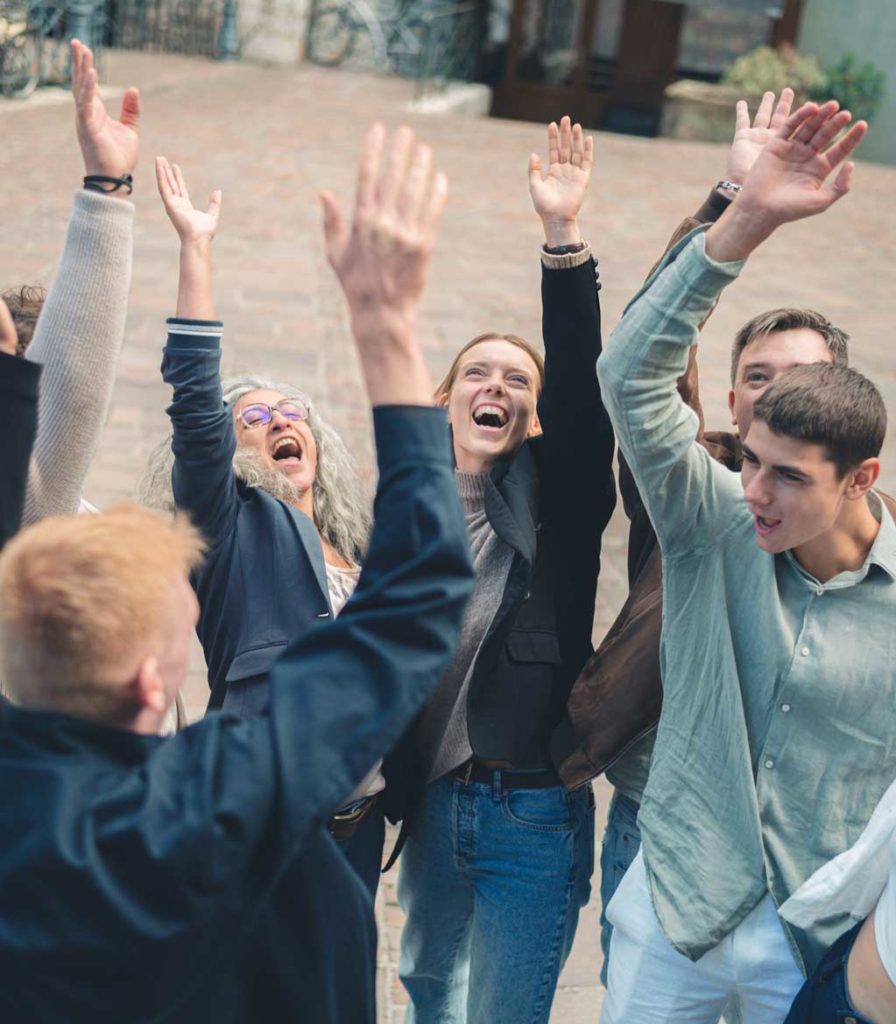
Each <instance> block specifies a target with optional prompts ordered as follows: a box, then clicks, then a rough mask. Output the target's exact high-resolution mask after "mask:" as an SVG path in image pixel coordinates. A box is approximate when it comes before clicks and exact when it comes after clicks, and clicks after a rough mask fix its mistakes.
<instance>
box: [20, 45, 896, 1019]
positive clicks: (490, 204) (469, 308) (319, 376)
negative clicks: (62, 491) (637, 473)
mask: <svg viewBox="0 0 896 1024" xmlns="http://www.w3.org/2000/svg"><path fill="white" fill-rule="evenodd" d="M107 78H108V81H109V83H110V86H111V88H112V89H113V90H114V89H115V88H116V87H118V88H120V87H121V86H124V85H127V84H136V85H138V86H140V88H141V90H142V92H143V101H144V121H143V129H142V138H143V146H142V153H143V156H142V160H141V164H140V167H139V169H138V174H137V191H136V194H135V199H136V200H137V202H138V206H139V213H138V220H137V231H136V246H135V268H134V283H133V289H132V296H131V306H130V313H129V317H128V328H127V340H126V343H125V347H124V352H123V355H122V360H121V365H120V368H119V374H118V379H117V384H116V389H115V396H114V404H113V408H112V412H111V414H110V419H109V424H108V428H107V431H106V434H105V437H104V440H103V444H102V447H101V450H100V452H99V455H98V457H97V459H96V462H95V464H94V466H93V468H92V470H91V473H90V476H89V479H88V483H87V489H86V494H87V495H88V496H89V497H90V498H91V499H92V500H93V501H94V502H96V503H97V504H99V505H101V506H103V505H107V504H109V503H110V502H112V501H115V500H118V499H121V498H124V497H128V496H129V495H131V494H132V493H133V489H134V487H135V485H136V482H137V480H138V478H139V475H140V472H141V468H142V466H143V464H144V460H145V457H146V454H147V452H148V451H149V449H150V448H151V447H152V445H153V444H154V443H155V442H156V441H157V440H158V439H160V438H161V437H162V436H163V434H164V431H165V416H164V412H163V410H164V406H165V403H166V389H165V388H164V387H163V385H162V384H161V381H160V379H159V373H158V364H159V360H160V352H161V346H162V343H163V340H164V333H163V332H164V323H163V320H164V317H165V316H166V315H169V314H170V313H171V312H172V311H173V303H174V296H175V287H176V285H175V274H176V270H177V247H176V239H175V236H174V232H173V231H172V230H171V228H170V227H169V225H168V224H167V221H166V220H165V217H164V213H163V211H162V209H161V206H160V204H159V202H158V200H157V198H156V196H155V194H154V193H155V188H154V184H153V179H152V158H153V156H154V155H155V154H156V153H164V154H165V155H167V156H169V157H170V158H171V159H174V160H177V161H178V162H179V163H181V164H182V165H183V167H184V170H185V173H186V176H187V179H188V182H189V183H190V186H191V188H192V190H193V194H194V196H201V195H206V194H208V192H209V191H211V189H212V188H215V187H221V188H223V190H224V218H223V223H222V227H221V230H220V234H219V239H218V241H217V242H216V263H217V280H216V291H217V296H218V304H219V312H220V315H221V316H222V318H223V319H224V321H225V323H226V327H227V334H226V338H225V368H226V369H237V368H243V369H250V368H254V369H259V370H262V371H264V372H265V373H267V374H269V375H271V376H274V377H281V378H284V379H287V380H291V381H295V382H296V383H298V384H300V385H301V386H302V387H303V388H304V389H306V390H307V391H308V392H309V393H310V394H311V395H313V396H314V398H315V400H316V401H317V402H318V404H319V405H321V406H322V407H324V408H325V410H326V411H327V412H328V414H329V416H330V418H331V419H332V420H333V421H334V422H335V423H336V424H337V425H338V426H339V428H340V429H341V430H342V431H343V432H344V433H345V435H346V436H347V437H348V438H349V440H350V442H351V444H352V446H353V448H354V449H355V451H357V452H358V453H359V457H360V459H361V461H362V462H366V463H367V464H369V456H370V438H369V430H368V416H367V412H366V410H365V407H364V403H363V400H362V394H361V390H360V384H359V377H358V373H357V369H356V366H355V362H354V357H353V354H352V350H351V343H350V339H349V336H348V333H347V330H346V323H345V317H344V314H343V310H342V303H341V299H340V296H339V293H338V291H337V287H336V284H335V281H334V279H333V277H332V275H331V273H330V271H329V268H328V267H327V266H326V263H325V260H324V257H323V253H322V246H321V242H320V227H319V217H318V211H317V207H316V203H315V198H314V197H315V191H316V190H317V189H320V188H323V187H329V188H333V189H335V191H336V192H337V193H338V194H340V195H342V196H344V197H346V196H348V194H349V192H350V189H351V182H352V179H353V175H354V159H355V155H356V153H357V146H358V139H359V136H360V134H361V132H362V131H363V129H364V128H365V127H366V125H367V124H368V123H369V122H370V120H371V119H373V118H374V117H380V118H383V119H384V120H385V121H386V122H387V123H388V124H390V125H394V124H397V123H398V122H399V121H401V120H405V121H408V122H409V123H411V124H412V125H413V126H414V127H415V128H416V129H418V131H419V132H420V134H421V135H423V136H424V137H425V138H427V139H428V140H429V141H431V142H432V143H433V144H434V145H435V147H436V150H437V154H438V159H439V161H440V162H441V164H442V166H444V168H445V169H446V170H447V171H448V173H449V175H450V177H451V197H450V203H449V209H448V211H447V214H446V218H445V224H444V228H443V231H442V236H441V238H440V241H439V247H438V251H437V253H436V256H435V259H434V264H433V272H432V277H431V282H430V286H429V288H428V291H427V296H426V300H425V304H424V308H423V313H422V318H421V326H422V332H423V340H424V344H425V347H426V352H427V356H428V358H429V360H430V363H431V365H432V368H433V372H434V374H440V373H441V372H442V371H443V370H444V369H445V367H446V366H447V364H448V362H449V361H450V358H451V355H452V354H453V352H454V351H455V350H456V349H457V347H458V346H459V345H460V344H461V343H462V342H463V341H464V340H466V339H467V338H468V337H471V336H472V335H474V334H477V333H480V332H482V331H483V330H486V329H489V328H492V327H494V328H496V329H499V330H503V331H513V332H516V333H519V334H522V335H523V336H528V337H530V338H537V336H538V332H539V292H538V278H539V267H538V258H537V247H538V245H539V241H540V239H539V229H538V223H537V221H536V219H535V217H534V215H533V214H532V212H531V208H530V206H529V199H528V196H527V193H526V173H525V171H526V159H527V156H528V153H529V152H530V150H532V149H537V148H539V147H541V146H542V145H543V129H542V127H541V126H538V125H533V124H527V123H520V122H502V121H495V120H468V119H464V118H459V117H453V116H440V117H426V116H424V115H420V114H415V113H413V112H408V111H407V110H406V104H407V102H408V101H409V100H410V98H411V94H412V89H411V86H410V85H409V84H408V83H404V82H401V81H397V80H389V79H374V78H367V77H361V76H355V75H350V74H346V73H343V72H339V71H327V70H324V69H319V68H313V67H300V68H297V69H276V70H274V69H265V68H262V67H256V66H250V65H243V64H232V65H220V64H214V63H210V62H206V61H202V60H192V59H185V58H176V57H168V56H160V55H145V54H109V56H108V60H107ZM557 113H558V115H559V114H560V113H562V111H558V112H557ZM0 132H2V139H3V142H2V161H3V164H2V166H3V176H2V180H3V190H2V193H0V217H2V221H0V222H2V223H3V225H4V237H5V239H6V241H7V244H6V245H5V246H4V247H3V249H2V251H0V286H2V287H6V286H9V285H12V284H15V283H20V282H23V281H45V282H46V281H48V280H49V279H50V277H51V275H52V270H53V266H54V262H55V259H56V256H57V254H58V250H59V245H60V242H61V239H62V234H63V229H64V224H65V219H66V216H67V212H68V206H69V201H70V190H71V188H72V187H74V186H75V185H76V184H77V182H78V178H79V174H80V169H79V161H78V154H77V148H76V144H75V141H74V136H73V132H72V130H71V111H70V109H69V106H68V102H67V100H66V99H65V97H61V96H54V95H52V94H44V95H43V96H42V97H41V99H40V101H39V102H29V103H26V104H17V103H13V102H11V101H3V100H0ZM596 151H597V165H596V170H595V175H594V181H593V184H592V193H591V195H590V196H589V198H588V201H587V203H586V207H585V209H584V211H583V213H582V218H581V220H582V225H583V228H584V230H585V231H586V233H587V235H588V237H590V238H591V240H592V242H593V243H594V245H595V248H596V250H597V253H598V255H599V256H600V259H601V276H602V280H603V282H604V289H603V292H602V304H603V311H604V322H605V325H606V326H607V328H609V327H611V326H612V324H613V323H614V322H615V320H616V319H617V318H618V316H619V314H620V312H621V310H622V308H623V306H624V304H625V302H626V300H627V299H628V297H629V296H630V295H631V294H632V293H633V292H634V291H635V289H636V288H637V286H638V284H639V283H640V281H641V279H642V277H643V275H644V274H645V273H646V271H647V270H648V269H649V267H650V266H651V264H652V262H653V261H654V259H655V258H656V256H657V255H658V253H659V252H660V251H661V249H662V247H663V245H664V244H665V240H666V238H667V236H668V235H669V233H670V232H671V231H672V229H673V228H674V227H675V225H676V223H677V222H678V220H679V219H680V218H681V217H682V216H683V215H684V214H686V213H689V212H691V211H692V210H693V209H695V208H696V207H697V205H699V203H700V202H701V201H702V199H703V196H704V194H705V192H706V191H707V189H708V187H709V185H711V184H712V182H714V181H715V180H717V179H718V178H719V177H720V176H721V174H722V172H723V171H724V155H725V149H724V147H723V146H717V145H711V144H700V143H680V142H674V141H670V140H644V139H635V138H628V137H625V136H617V135H610V134H606V133H599V134H598V136H597V146H596ZM894 191H896V169H893V168H888V167H883V166H877V165H871V164H860V166H859V168H858V173H857V174H856V179H855V191H854V194H853V195H852V196H850V197H848V198H847V199H846V200H845V201H843V202H842V203H841V204H840V205H839V206H838V207H836V208H835V209H834V210H833V211H831V213H829V214H828V215H826V216H825V217H823V218H820V219H818V220H815V221H811V222H807V223H804V224H800V225H795V226H793V227H791V228H790V229H789V230H788V231H786V232H783V233H782V234H781V236H780V237H778V238H775V239H773V240H772V242H771V243H769V244H768V245H767V246H766V247H765V248H764V249H763V250H762V252H760V253H759V254H758V255H757V256H756V257H755V258H754V260H753V261H752V264H751V266H750V268H749V269H748V271H747V272H746V274H745V276H744V278H743V280H742V281H741V282H739V283H738V284H737V285H736V286H735V287H734V288H733V289H731V290H730V291H729V293H728V294H727V295H726V296H725V298H724V300H723V302H722V303H721V305H720V308H719V309H718V311H717V312H716V314H715V316H714V317H713V321H712V323H711V325H710V327H709V329H708V330H707V332H706V344H705V346H704V351H703V357H702V363H701V365H702V369H703V387H702V394H703V398H704V402H705V405H706V410H707V421H708V424H709V425H710V426H715V425H721V424H723V423H724V422H725V408H724V394H725V389H726V387H727V381H726V375H727V346H728V341H729V339H730V338H731V336H732V334H733V332H734V330H735V329H736V327H737V326H739V324H741V323H742V322H743V321H744V320H745V319H747V318H748V317H749V316H751V315H753V314H755V313H756V312H758V311H760V310H762V309H767V308H771V307H772V306H776V305H784V304H797V305H804V306H811V307H815V308H818V309H820V310H822V311H824V312H826V313H827V314H828V315H829V316H831V317H832V318H833V319H834V320H835V321H837V322H838V323H839V324H841V325H842V326H843V327H844V328H845V329H846V330H848V331H849V332H850V333H851V334H852V336H853V339H854V341H853V357H854V362H855V363H856V364H857V365H858V367H859V368H860V369H863V370H866V371H867V372H869V373H870V374H871V375H872V376H873V377H874V378H875V379H876V380H877V381H878V383H879V384H880V385H881V387H882V390H883V392H884V396H885V398H886V399H887V401H888V403H889V405H890V406H891V407H893V405H894V402H896V346H894V345H893V340H892V339H893V329H892V325H891V323H892V315H891V312H890V303H891V301H892V286H893V285H892V282H893V274H892V267H893V266H894V263H896V230H894V228H896V213H894V206H893V203H892V199H891V197H892V195H893V193H894ZM884 454H885V465H887V464H888V466H889V468H887V469H885V472H884V485H885V486H887V487H889V488H890V489H892V488H893V487H894V486H896V443H894V441H893V439H892V436H891V439H890V440H889V441H888V442H887V446H886V449H885V453H884ZM604 549H605V558H604V568H603V574H602V577H601V585H600V592H599V601H598V614H597V618H596V622H595V637H596V638H598V637H600V636H601V635H602V634H603V632H604V631H605V630H606V628H607V626H608V625H609V623H610V622H611V621H612V618H613V616H614V614H615V612H616V610H617V609H618V607H619V606H620V604H621V603H622V600H623V598H624V593H625V583H624V571H625V559H624V552H625V541H624V528H623V524H622V522H621V517H620V515H619V514H618V513H617V516H616V517H614V520H613V523H612V524H611V526H610V528H609V530H608V533H607V535H606V538H605V545H604ZM205 692H206V690H205V684H204V682H203V679H202V673H201V659H200V658H198V657H197V659H196V663H195V666H194V671H193V673H192V675H191V678H190V681H189V684H188V688H187V700H188V705H189V708H190V710H191V712H192V713H193V714H198V713H200V712H201V709H202V707H203V705H204V700H205ZM598 802H599V807H600V814H601V817H602V816H603V814H604V813H605V811H606V804H607V793H606V787H605V785H604V784H601V785H600V786H599V788H598ZM595 881H596V879H595ZM383 894H384V899H383V900H382V901H381V902H382V906H381V908H380V910H381V913H380V920H381V925H382V927H383V936H384V957H383V960H384V963H383V971H382V972H381V973H382V979H381V980H382V988H383V991H384V999H383V1005H384V1007H391V1006H393V1004H394V1012H390V1015H389V1017H388V1018H387V1017H386V1016H385V1015H384V1020H388V1024H396V1022H397V1021H399V1020H401V1018H402V1011H401V1006H400V1002H401V992H400V987H399V986H398V985H397V984H389V977H390V972H392V975H393V976H394V970H395V950H396V948H397V947H396V940H397V934H398V928H399V924H400V912H399V911H398V908H397V907H396V906H395V904H394V877H393V878H392V879H387V881H386V883H385V885H384V893H383ZM386 953H388V956H386V955H385V954H386ZM598 962H599V955H598V945H597V908H596V906H595V905H594V903H593V902H592V905H591V906H589V908H588V909H587V910H586V911H585V913H584V914H583V918H582V923H581V926H580V929H579V935H578V938H577V941H576V947H575V949H574V951H573V955H572V957H571V958H570V962H569V964H568V965H567V969H566V972H565V973H564V976H563V979H562V982H561V990H560V993H559V995H558V999H557V1002H556V1006H555V1013H554V1017H555V1019H556V1020H561V1019H562V1020H563V1021H564V1022H565V1024H576V1022H578V1021H586V1020H588V1021H593V1020H595V1019H596V1016H597V1014H596V1007H597V1004H598V1002H599V997H600V996H599V993H600V988H599V985H598V983H597V971H598Z"/></svg>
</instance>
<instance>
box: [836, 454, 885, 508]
mask: <svg viewBox="0 0 896 1024" xmlns="http://www.w3.org/2000/svg"><path fill="white" fill-rule="evenodd" d="M879 476H880V459H865V461H864V462H862V463H860V464H859V465H858V466H857V467H856V468H855V469H854V470H852V471H851V472H850V473H849V474H848V475H847V483H846V490H845V491H844V492H843V496H844V497H845V498H846V500H847V501H858V500H859V499H860V498H864V497H865V495H866V494H867V493H868V492H869V491H870V490H871V488H872V487H873V486H874V484H875V482H876V481H877V478H878V477H879Z"/></svg>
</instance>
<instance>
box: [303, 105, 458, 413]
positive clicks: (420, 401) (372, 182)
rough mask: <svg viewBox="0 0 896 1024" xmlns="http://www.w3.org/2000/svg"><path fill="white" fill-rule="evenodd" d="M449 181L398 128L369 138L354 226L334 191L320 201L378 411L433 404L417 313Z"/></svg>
mask: <svg viewBox="0 0 896 1024" xmlns="http://www.w3.org/2000/svg"><path fill="white" fill-rule="evenodd" d="M447 191H448V181H447V179H446V177H445V175H444V174H442V173H441V172H436V173H433V168H432V150H431V149H430V148H429V146H427V145H424V144H423V143H418V142H416V141H415V139H414V134H413V132H412V131H411V130H410V129H409V128H404V127H403V128H399V129H398V130H397V131H396V132H395V133H394V134H393V135H392V138H391V139H390V140H389V141H388V143H387V140H386V132H385V129H384V128H383V126H382V125H380V124H375V125H374V126H373V127H372V128H371V129H370V130H369V131H368V132H367V135H366V136H365V139H364V148H363V151H362V154H361V160H360V162H359V165H358V183H357V193H356V196H355V210H354V218H353V222H352V224H351V227H349V226H348V225H347V224H346V223H345V220H344V218H343V215H342V212H341V210H340V207H339V204H338V203H337V201H336V199H335V197H334V196H333V195H332V194H331V193H329V192H322V193H321V196H320V200H321V205H322V207H323V217H324V239H325V243H326V249H327V257H328V259H329V261H330V265H331V266H332V267H333V269H334V270H335V272H336V276H337V277H338V278H339V283H340V284H341V285H342V290H343V292H344V293H345V297H346V300H347V302H348V307H349V314H350V316H351V324H352V333H353V334H354V337H355V342H356V344H357V347H358V353H359V356H360V358H361V365H362V369H363V371H364V375H365V379H366V382H367V389H368V393H369V395H370V397H371V400H372V402H373V404H375V405H378V404H414V405H428V404H431V398H432V386H431V383H430V381H429V375H428V372H427V370H426V366H425V363H424V361H423V357H422V354H421V352H420V349H419V346H418V344H417V337H416V334H417V328H416V320H417V306H418V303H419V301H420V296H421V294H422V292H423V286H424V284H425V281H426V273H427V270H428V268H429V260H430V255H431V253H432V249H433V245H434V243H435V239H436V232H437V230H438V225H439V221H440V220H441V216H442V211H443V209H444V206H445V199H446V196H447Z"/></svg>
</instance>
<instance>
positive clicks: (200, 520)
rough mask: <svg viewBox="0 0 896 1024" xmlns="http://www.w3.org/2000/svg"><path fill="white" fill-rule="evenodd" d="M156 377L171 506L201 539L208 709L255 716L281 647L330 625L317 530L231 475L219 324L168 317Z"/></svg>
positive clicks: (231, 435)
mask: <svg viewBox="0 0 896 1024" xmlns="http://www.w3.org/2000/svg"><path fill="white" fill-rule="evenodd" d="M168 326H169V334H168V343H167V345H166V346H165V352H164V357H163V360H162V375H163V377H164V378H165V381H166V382H167V383H169V384H171V385H172V387H173V388H174V396H173V399H172V402H171V405H170V406H169V407H168V415H169V416H170V417H171V426H172V429H173V432H174V436H173V441H172V448H173V451H174V471H173V477H172V483H173V487H174V500H175V504H176V505H177V507H178V508H179V509H183V510H184V511H185V512H187V513H188V514H189V516H190V518H191V519H192V521H193V523H194V524H195V525H196V526H197V527H198V528H199V529H200V530H201V531H202V534H203V536H204V537H205V539H206V540H207V541H208V544H209V553H208V557H207V559H206V561H205V564H204V565H203V566H202V568H201V569H200V570H199V571H198V572H197V573H195V575H194V578H193V581H192V582H193V586H194V588H195V590H196V596H197V598H198V599H199V606H200V609H201V611H200V617H199V623H198V625H197V627H196V629H197V633H198V634H199V640H200V642H201V643H202V649H203V651H204V653H205V660H206V664H207V666H208V680H209V686H210V687H211V698H210V701H209V707H211V708H220V707H223V708H225V710H227V711H232V712H234V713H235V714H242V715H245V714H254V713H255V712H256V711H258V710H260V708H261V707H262V706H263V705H264V703H265V702H266V700H267V691H266V688H265V685H264V683H265V677H266V675H267V673H268V671H269V670H270V668H271V665H273V663H274V661H275V660H276V659H277V657H278V656H279V655H280V654H282V653H283V650H284V649H285V647H286V645H287V644H288V643H290V642H291V641H293V640H295V639H297V638H298V637H301V636H304V635H305V633H307V632H308V630H309V629H311V628H313V627H314V626H316V625H320V623H321V622H326V621H327V620H328V619H331V618H332V608H331V606H330V598H329V592H328V590H327V571H326V566H325V564H324V555H323V549H322V547H321V543H320V538H319V537H318V534H317V530H316V528H315V526H314V524H313V523H312V522H311V520H310V519H309V518H308V516H306V515H305V513H304V512H300V511H299V510H298V509H295V508H293V507H291V506H290V505H287V504H286V503H285V502H282V501H278V500H277V499H276V498H272V497H271V496H270V495H269V494H266V493H265V492H264V491H262V490H259V489H258V488H254V487H247V486H246V485H245V484H243V483H242V482H241V481H240V480H238V479H237V477H236V475H235V474H234V472H233V454H234V452H235V451H236V435H235V432H234V425H233V413H232V411H231V409H230V408H229V406H227V405H225V404H224V402H223V400H222V398H221V380H220V363H221V324H220V322H219V321H215V322H210V321H191V320H177V319H170V320H169V321H168Z"/></svg>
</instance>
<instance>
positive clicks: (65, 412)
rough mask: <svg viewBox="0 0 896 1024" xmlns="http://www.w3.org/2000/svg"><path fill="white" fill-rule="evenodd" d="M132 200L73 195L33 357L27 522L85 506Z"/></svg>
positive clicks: (117, 343)
mask: <svg viewBox="0 0 896 1024" xmlns="http://www.w3.org/2000/svg"><path fill="white" fill-rule="evenodd" d="M133 223H134V205H133V203H130V202H127V201H126V200H122V199H114V198H110V197H108V196H101V195H98V194H96V193H92V192H87V191H78V192H76V193H75V200H74V205H73V208H72V215H71V219H70V220H69V223H68V229H67V231H66V236H65V246H64V248H63V250H62V257H61V259H60V261H59V268H58V270H57V272H56V277H55V278H54V280H53V283H52V285H51V286H50V290H49V292H48V293H47V298H46V302H45V303H44V308H43V310H42V311H41V315H40V319H39V320H38V323H37V328H36V329H35V332H34V339H33V340H32V342H31V344H30V346H29V347H28V352H27V358H28V359H30V360H32V361H34V362H37V363H42V364H43V367H44V370H43V374H42V376H41V388H40V399H39V406H38V428H37V438H36V440H35V443H34V451H33V454H32V457H31V464H30V467H29V473H28V487H27V491H26V496H25V511H24V516H23V522H24V523H26V524H27V523H34V522H37V521H38V520H39V519H43V518H44V517H45V516H50V515H60V514H66V513H73V512H77V511H78V506H79V501H80V497H81V488H82V486H83V484H84V479H85V477H86V476H87V471H88V469H89V468H90V463H91V461H92V460H93V457H94V455H95V454H96V450H97V448H98V446H99V440H100V435H101V433H102V429H103V425H104V423H105V420H106V414H107V412H108V409H109V403H110V401H111V397H112V386H113V383H114V380H115V368H116V365H117V363H118V356H119V353H120V351H121V345H122V341H123V340H124V324H125V317H126V314H127V301H128V291H129V289H130V284H131V262H132V250H133Z"/></svg>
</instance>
